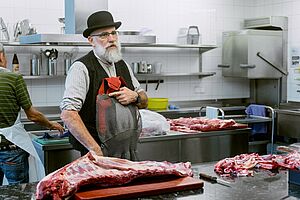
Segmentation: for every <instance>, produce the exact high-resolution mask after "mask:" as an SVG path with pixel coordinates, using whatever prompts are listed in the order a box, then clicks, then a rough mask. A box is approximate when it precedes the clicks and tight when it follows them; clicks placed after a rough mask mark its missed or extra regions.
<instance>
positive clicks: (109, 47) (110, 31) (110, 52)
mask: <svg viewBox="0 0 300 200" xmlns="http://www.w3.org/2000/svg"><path fill="white" fill-rule="evenodd" d="M88 40H89V42H90V44H92V46H93V47H94V52H95V53H96V55H97V56H98V57H101V58H104V59H106V60H107V61H108V62H117V61H119V60H121V59H122V54H121V46H120V43H119V41H118V34H117V32H116V29H115V27H108V28H101V29H97V30H96V31H94V32H92V33H91V35H90V36H89V37H88Z"/></svg>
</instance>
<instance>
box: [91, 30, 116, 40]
mask: <svg viewBox="0 0 300 200" xmlns="http://www.w3.org/2000/svg"><path fill="white" fill-rule="evenodd" d="M109 35H112V36H113V37H116V36H117V35H118V32H117V31H112V32H110V33H109V32H102V33H99V34H95V35H91V36H98V37H99V38H100V39H101V40H107V39H108V37H109Z"/></svg>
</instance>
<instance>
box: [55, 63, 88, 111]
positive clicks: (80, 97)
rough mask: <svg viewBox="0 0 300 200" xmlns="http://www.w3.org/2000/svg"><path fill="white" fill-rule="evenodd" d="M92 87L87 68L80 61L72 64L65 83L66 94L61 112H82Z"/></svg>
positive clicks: (61, 105)
mask: <svg viewBox="0 0 300 200" xmlns="http://www.w3.org/2000/svg"><path fill="white" fill-rule="evenodd" d="M89 85H90V80H89V74H88V70H87V68H86V66H85V65H84V64H83V63H82V62H79V61H76V62H74V63H73V64H72V66H71V68H70V70H69V72H68V75H67V78H66V82H65V92H64V95H63V99H62V102H61V104H60V109H61V110H75V111H80V110H81V108H82V105H83V103H84V101H85V98H86V94H87V92H88V89H89Z"/></svg>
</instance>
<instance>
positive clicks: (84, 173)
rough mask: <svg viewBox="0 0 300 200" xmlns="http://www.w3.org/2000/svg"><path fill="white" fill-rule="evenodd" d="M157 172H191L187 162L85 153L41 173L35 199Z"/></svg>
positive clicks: (65, 196)
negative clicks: (44, 173) (142, 159)
mask: <svg viewBox="0 0 300 200" xmlns="http://www.w3.org/2000/svg"><path fill="white" fill-rule="evenodd" d="M160 175H176V176H182V177H185V176H193V172H192V169H191V163H190V162H185V163H175V164H173V163H170V162H166V161H164V162H156V161H141V162H133V161H129V160H125V159H119V158H112V157H103V156H96V155H92V154H91V153H87V154H86V155H85V156H83V157H81V158H79V159H77V160H75V161H73V162H72V163H70V164H68V165H66V166H64V167H63V168H61V169H58V170H56V171H55V172H52V173H51V174H48V175H47V176H46V177H44V178H43V179H42V180H41V181H40V182H39V183H38V185H37V190H36V199H46V198H49V197H50V198H52V199H56V200H58V199H65V198H68V197H70V196H71V195H73V194H74V193H75V192H76V191H78V189H79V188H80V187H82V186H86V185H97V186H99V187H100V186H105V187H109V186H117V185H123V184H126V183H129V182H131V181H132V180H134V179H136V178H140V177H154V176H160Z"/></svg>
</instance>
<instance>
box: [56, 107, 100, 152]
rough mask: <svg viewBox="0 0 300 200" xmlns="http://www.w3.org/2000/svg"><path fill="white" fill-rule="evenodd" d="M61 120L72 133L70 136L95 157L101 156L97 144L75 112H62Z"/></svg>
mask: <svg viewBox="0 0 300 200" xmlns="http://www.w3.org/2000/svg"><path fill="white" fill-rule="evenodd" d="M61 119H62V120H63V122H64V123H65V125H66V126H67V128H68V129H69V131H70V132H71V133H72V135H73V136H74V137H75V138H76V139H77V140H78V141H79V142H80V143H81V144H82V145H83V146H85V148H87V149H88V150H90V151H94V152H95V153H96V154H97V155H103V153H102V150H101V148H100V146H99V144H98V143H97V142H96V141H95V140H94V138H93V137H92V136H91V134H90V133H89V131H88V130H87V128H86V126H85V125H84V123H83V121H82V120H81V117H80V116H79V114H78V112H77V111H69V110H63V111H62V113H61Z"/></svg>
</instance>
